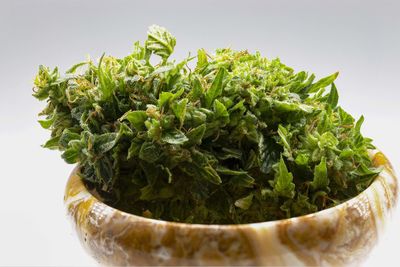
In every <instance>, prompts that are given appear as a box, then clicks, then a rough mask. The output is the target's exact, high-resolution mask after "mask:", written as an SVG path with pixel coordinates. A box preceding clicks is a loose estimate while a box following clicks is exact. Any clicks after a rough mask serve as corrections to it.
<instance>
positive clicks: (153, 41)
mask: <svg viewBox="0 0 400 267" xmlns="http://www.w3.org/2000/svg"><path fill="white" fill-rule="evenodd" d="M175 44H176V39H175V37H173V36H172V35H171V33H169V32H168V31H167V30H166V29H165V28H163V27H160V26H158V25H152V26H150V27H149V30H148V32H147V41H146V49H147V50H149V51H151V52H152V53H154V54H156V55H158V56H160V57H161V58H162V59H163V60H164V61H165V60H167V59H168V57H169V56H170V55H171V54H172V52H173V51H174V47H175Z"/></svg>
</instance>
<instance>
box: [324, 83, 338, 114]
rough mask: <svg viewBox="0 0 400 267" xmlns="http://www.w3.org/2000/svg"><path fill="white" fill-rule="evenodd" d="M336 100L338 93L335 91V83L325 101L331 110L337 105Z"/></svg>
mask: <svg viewBox="0 0 400 267" xmlns="http://www.w3.org/2000/svg"><path fill="white" fill-rule="evenodd" d="M338 100H339V94H338V91H337V89H336V86H335V83H332V86H331V91H330V93H329V96H328V99H327V100H326V103H328V104H329V106H330V107H331V108H335V107H336V106H337V104H338Z"/></svg>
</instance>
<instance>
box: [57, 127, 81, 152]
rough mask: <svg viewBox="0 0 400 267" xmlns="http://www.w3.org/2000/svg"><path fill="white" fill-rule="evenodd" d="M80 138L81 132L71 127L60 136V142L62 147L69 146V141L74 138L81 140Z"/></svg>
mask: <svg viewBox="0 0 400 267" xmlns="http://www.w3.org/2000/svg"><path fill="white" fill-rule="evenodd" d="M80 139H81V135H80V134H78V133H75V132H73V131H71V130H69V129H65V130H64V131H63V132H62V134H61V136H60V137H59V141H58V144H59V146H60V147H62V148H68V146H69V142H71V141H72V140H80Z"/></svg>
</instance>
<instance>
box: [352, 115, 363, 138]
mask: <svg viewBox="0 0 400 267" xmlns="http://www.w3.org/2000/svg"><path fill="white" fill-rule="evenodd" d="M363 122H364V116H361V117H360V118H359V119H358V121H357V122H356V126H355V127H354V131H355V132H356V133H357V134H360V131H361V126H362V124H363Z"/></svg>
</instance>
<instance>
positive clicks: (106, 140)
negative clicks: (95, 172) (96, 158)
mask: <svg viewBox="0 0 400 267" xmlns="http://www.w3.org/2000/svg"><path fill="white" fill-rule="evenodd" d="M116 138H117V134H116V133H105V134H102V135H96V136H95V138H94V148H95V150H96V151H97V153H99V154H103V153H106V152H108V151H110V150H111V149H112V148H113V147H114V146H115V144H116V141H117V140H116Z"/></svg>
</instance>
